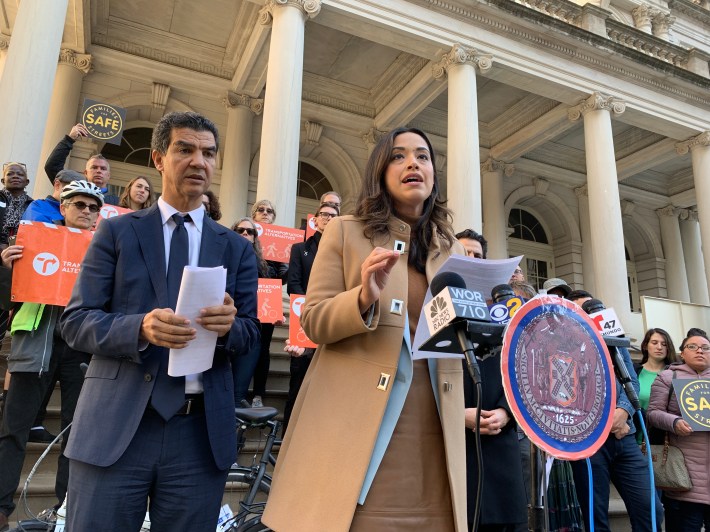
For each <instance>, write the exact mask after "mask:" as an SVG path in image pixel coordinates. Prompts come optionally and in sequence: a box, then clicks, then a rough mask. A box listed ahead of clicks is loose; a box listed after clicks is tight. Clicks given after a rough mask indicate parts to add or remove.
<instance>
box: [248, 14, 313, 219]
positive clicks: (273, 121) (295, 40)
mask: <svg viewBox="0 0 710 532" xmlns="http://www.w3.org/2000/svg"><path fill="white" fill-rule="evenodd" d="M320 7H321V2H320V0H268V1H267V2H266V5H265V6H264V8H263V9H262V10H261V13H260V21H261V23H262V24H272V28H271V42H270V45H269V65H268V71H267V74H266V95H265V98H264V119H263V123H262V132H261V152H260V156H259V181H258V184H257V188H256V196H257V200H259V199H264V198H266V199H269V200H271V201H273V202H274V204H275V205H276V208H277V209H278V212H279V220H280V223H282V224H284V225H292V224H293V223H294V221H295V216H296V193H297V184H298V183H297V177H298V148H299V137H300V131H301V123H300V120H301V94H302V85H303V37H304V31H305V22H306V19H307V18H313V17H315V16H316V15H317V14H318V13H319V12H320Z"/></svg>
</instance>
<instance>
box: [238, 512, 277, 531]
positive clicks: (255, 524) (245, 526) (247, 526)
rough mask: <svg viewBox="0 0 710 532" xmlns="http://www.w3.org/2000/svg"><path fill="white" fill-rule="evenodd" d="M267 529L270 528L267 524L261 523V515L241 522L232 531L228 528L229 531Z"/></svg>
mask: <svg viewBox="0 0 710 532" xmlns="http://www.w3.org/2000/svg"><path fill="white" fill-rule="evenodd" d="M269 530H271V529H270V528H269V527H268V526H266V525H264V524H262V522H261V516H260V515H257V516H256V517H252V518H251V519H249V520H248V521H245V522H244V523H242V525H241V526H239V528H235V529H234V530H233V531H231V530H230V531H229V532H268V531H269Z"/></svg>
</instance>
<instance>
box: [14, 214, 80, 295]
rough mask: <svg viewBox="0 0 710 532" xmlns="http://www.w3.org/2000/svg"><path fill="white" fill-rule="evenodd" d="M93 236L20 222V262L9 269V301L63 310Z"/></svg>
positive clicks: (46, 225) (72, 230) (62, 228)
mask: <svg viewBox="0 0 710 532" xmlns="http://www.w3.org/2000/svg"><path fill="white" fill-rule="evenodd" d="M92 236H93V233H92V232H91V231H84V230H81V229H72V228H69V227H64V226H60V225H54V224H49V223H44V222H22V223H21V224H20V227H19V228H18V231H17V244H18V245H21V246H24V249H23V251H22V258H21V259H18V260H16V261H15V262H14V264H13V266H12V288H11V298H12V301H15V302H18V301H27V302H31V303H44V304H46V305H58V306H62V307H63V306H65V305H66V304H67V303H68V302H69V297H70V296H71V292H72V289H73V288H74V283H75V282H76V278H77V276H78V275H79V271H80V270H81V263H82V261H83V260H84V255H85V254H86V250H87V248H88V247H89V243H90V242H91V237H92Z"/></svg>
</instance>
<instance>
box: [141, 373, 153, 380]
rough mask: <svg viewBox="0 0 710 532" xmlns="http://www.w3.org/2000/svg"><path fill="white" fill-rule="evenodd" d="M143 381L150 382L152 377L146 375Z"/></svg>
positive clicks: (148, 374)
mask: <svg viewBox="0 0 710 532" xmlns="http://www.w3.org/2000/svg"><path fill="white" fill-rule="evenodd" d="M143 380H144V381H145V382H150V381H152V380H153V376H152V375H151V374H150V373H146V374H145V375H143Z"/></svg>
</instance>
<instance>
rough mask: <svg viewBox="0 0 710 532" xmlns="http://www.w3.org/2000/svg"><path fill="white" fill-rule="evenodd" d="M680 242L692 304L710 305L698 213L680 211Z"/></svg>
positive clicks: (685, 210)
mask: <svg viewBox="0 0 710 532" xmlns="http://www.w3.org/2000/svg"><path fill="white" fill-rule="evenodd" d="M680 240H681V242H682V244H683V257H684V259H685V272H686V275H687V277H688V291H689V292H690V302H691V303H698V304H699V305H710V296H709V295H708V283H707V280H706V279H705V261H703V254H702V253H701V249H700V248H701V245H702V244H701V243H700V227H699V226H698V211H694V210H691V209H682V210H681V211H680Z"/></svg>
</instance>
